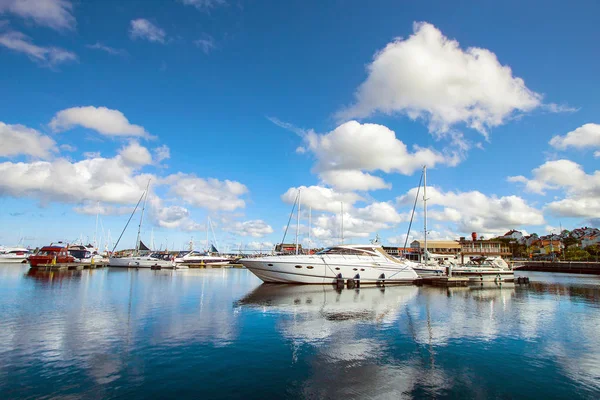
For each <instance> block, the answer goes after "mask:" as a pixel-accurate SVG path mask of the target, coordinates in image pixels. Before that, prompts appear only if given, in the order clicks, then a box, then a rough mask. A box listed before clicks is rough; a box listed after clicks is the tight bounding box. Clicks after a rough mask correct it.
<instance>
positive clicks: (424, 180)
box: [423, 165, 427, 263]
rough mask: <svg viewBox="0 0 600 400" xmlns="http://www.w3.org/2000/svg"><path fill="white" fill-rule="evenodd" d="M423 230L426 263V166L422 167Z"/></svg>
mask: <svg viewBox="0 0 600 400" xmlns="http://www.w3.org/2000/svg"><path fill="white" fill-rule="evenodd" d="M423 228H424V231H423V232H424V234H425V243H424V244H425V250H424V252H423V256H424V258H425V262H426V263H427V165H424V166H423Z"/></svg>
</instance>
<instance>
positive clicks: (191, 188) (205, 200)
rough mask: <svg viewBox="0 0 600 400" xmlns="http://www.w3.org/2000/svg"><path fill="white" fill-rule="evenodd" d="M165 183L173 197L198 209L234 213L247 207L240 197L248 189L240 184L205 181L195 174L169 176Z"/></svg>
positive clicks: (215, 180)
mask: <svg viewBox="0 0 600 400" xmlns="http://www.w3.org/2000/svg"><path fill="white" fill-rule="evenodd" d="M163 183H166V184H168V185H170V193H171V194H172V195H175V196H178V197H179V198H181V199H182V200H183V201H185V202H186V203H188V204H192V205H194V206H196V207H203V208H207V209H209V210H222V211H233V210H236V209H238V208H244V207H245V206H246V203H245V201H244V200H243V199H241V198H240V196H242V195H244V194H246V193H247V192H248V189H247V188H246V186H244V185H243V184H241V183H239V182H235V181H230V180H225V181H220V180H218V179H213V178H207V179H204V178H198V177H197V176H195V175H193V174H184V173H178V174H174V175H170V176H168V177H167V178H165V179H164V180H163Z"/></svg>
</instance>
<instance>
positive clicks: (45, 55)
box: [0, 31, 77, 67]
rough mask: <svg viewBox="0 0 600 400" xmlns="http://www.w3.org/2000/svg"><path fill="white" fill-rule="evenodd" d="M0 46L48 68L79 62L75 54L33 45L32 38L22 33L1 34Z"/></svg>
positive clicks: (56, 48)
mask: <svg viewBox="0 0 600 400" xmlns="http://www.w3.org/2000/svg"><path fill="white" fill-rule="evenodd" d="M0 46H4V47H6V48H8V49H10V50H13V51H16V52H19V53H23V54H26V55H27V56H28V57H29V58H30V59H32V60H34V61H36V62H38V63H40V64H41V65H44V66H47V67H55V66H57V65H59V64H62V63H66V62H70V61H77V56H76V55H75V53H72V52H70V51H67V50H64V49H61V48H58V47H43V46H37V45H35V44H33V43H32V41H31V38H30V37H29V36H27V35H25V34H23V33H21V32H16V31H9V32H4V33H2V34H0Z"/></svg>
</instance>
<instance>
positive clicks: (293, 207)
mask: <svg viewBox="0 0 600 400" xmlns="http://www.w3.org/2000/svg"><path fill="white" fill-rule="evenodd" d="M298 196H300V191H299V190H298V193H297V194H296V200H294V205H293V206H292V212H291V213H290V218H289V219H288V223H287V226H286V227H285V232H283V239H281V244H283V243H284V242H285V235H287V231H288V229H289V227H290V222H292V217H293V216H294V210H295V209H296V203H297V202H298Z"/></svg>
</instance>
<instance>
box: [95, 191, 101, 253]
mask: <svg viewBox="0 0 600 400" xmlns="http://www.w3.org/2000/svg"><path fill="white" fill-rule="evenodd" d="M99 213H100V202H97V203H96V230H95V231H94V248H95V249H98V214H99Z"/></svg>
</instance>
